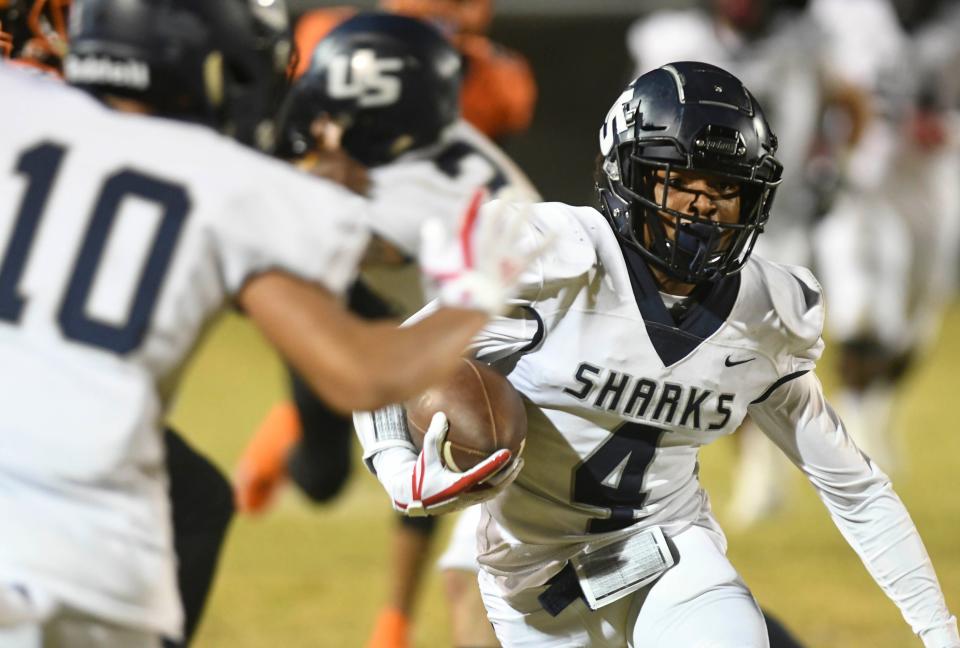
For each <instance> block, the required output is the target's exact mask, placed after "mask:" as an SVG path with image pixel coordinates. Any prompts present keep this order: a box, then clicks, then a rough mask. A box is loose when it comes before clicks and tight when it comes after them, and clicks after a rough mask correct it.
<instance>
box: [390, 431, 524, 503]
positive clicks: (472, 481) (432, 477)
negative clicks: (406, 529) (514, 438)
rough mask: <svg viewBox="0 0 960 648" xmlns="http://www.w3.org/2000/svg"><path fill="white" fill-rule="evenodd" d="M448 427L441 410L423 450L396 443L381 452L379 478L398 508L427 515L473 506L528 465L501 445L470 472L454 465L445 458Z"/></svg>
mask: <svg viewBox="0 0 960 648" xmlns="http://www.w3.org/2000/svg"><path fill="white" fill-rule="evenodd" d="M448 429H449V425H448V423H447V417H446V415H444V414H443V412H437V413H436V414H434V415H433V419H432V420H431V421H430V427H429V428H428V429H427V433H426V435H424V437H423V450H421V451H420V454H416V453H414V452H413V451H411V450H410V449H408V448H402V447H393V448H388V449H385V450H382V451H381V452H379V453H377V454H376V455H375V457H374V459H373V462H374V466H375V467H376V472H377V479H379V480H380V483H381V484H383V486H384V488H386V490H387V493H388V494H389V495H390V498H391V500H392V501H393V507H394V508H395V509H397V510H398V511H401V512H403V513H404V514H406V515H409V516H410V517H421V516H425V515H440V514H442V513H449V512H451V511H457V510H460V509H463V508H467V507H468V506H470V505H472V504H476V503H477V502H482V501H484V500H488V499H490V498H492V497H493V496H494V495H496V494H497V493H498V492H500V490H502V489H503V488H506V486H507V485H508V484H509V483H510V482H512V481H513V480H514V479H515V478H516V476H517V473H519V472H520V469H521V468H522V467H523V459H521V458H520V457H516V458H513V453H511V452H510V451H509V450H498V451H496V452H494V453H493V454H491V455H490V456H489V457H487V458H486V459H484V460H483V461H481V462H480V463H478V464H477V465H476V466H474V467H473V468H471V469H469V470H467V471H465V472H454V471H452V470H450V469H448V468H447V467H446V466H444V465H443V462H442V460H441V456H442V455H441V448H442V447H443V441H444V439H445V438H446V436H447V430H448ZM511 459H513V460H512V461H511Z"/></svg>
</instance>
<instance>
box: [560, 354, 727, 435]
mask: <svg viewBox="0 0 960 648" xmlns="http://www.w3.org/2000/svg"><path fill="white" fill-rule="evenodd" d="M573 380H574V381H575V382H576V383H577V385H576V386H575V387H573V386H571V387H564V388H563V391H564V392H566V393H567V394H570V395H571V396H573V397H574V398H577V399H579V400H582V401H589V402H590V403H591V404H592V405H593V407H597V408H600V409H605V410H608V411H611V412H617V413H619V414H621V415H623V416H624V417H627V418H633V419H642V420H644V421H648V422H654V423H660V424H661V425H675V426H678V427H687V428H693V429H697V430H705V429H706V430H719V429H720V428H722V427H723V426H725V425H726V424H727V422H728V421H729V420H730V415H731V414H732V409H731V406H732V405H733V400H734V394H730V393H722V392H716V391H714V390H711V389H705V388H701V387H694V386H692V385H681V384H677V383H670V382H659V381H656V380H651V379H649V378H643V377H638V376H632V375H630V374H628V373H624V372H620V371H614V370H612V369H604V368H602V367H597V366H596V365H592V364H590V363H588V362H581V363H580V365H579V366H578V367H577V371H576V373H575V374H574V376H573Z"/></svg>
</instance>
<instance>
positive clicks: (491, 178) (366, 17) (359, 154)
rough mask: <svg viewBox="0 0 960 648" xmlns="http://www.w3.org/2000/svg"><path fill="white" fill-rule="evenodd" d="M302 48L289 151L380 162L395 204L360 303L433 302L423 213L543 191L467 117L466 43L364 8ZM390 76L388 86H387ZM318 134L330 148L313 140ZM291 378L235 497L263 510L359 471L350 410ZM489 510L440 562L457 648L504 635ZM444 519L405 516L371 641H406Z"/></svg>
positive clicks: (437, 214)
mask: <svg viewBox="0 0 960 648" xmlns="http://www.w3.org/2000/svg"><path fill="white" fill-rule="evenodd" d="M304 54H305V55H307V54H312V57H311V59H312V60H310V63H309V65H306V66H304V67H305V70H306V71H305V73H304V75H303V76H301V77H300V78H299V79H298V80H297V81H296V82H295V84H294V85H293V88H292V90H291V94H290V100H289V101H288V103H287V106H286V118H285V120H284V121H285V126H286V128H285V137H286V142H285V147H286V148H287V149H289V150H288V151H287V154H288V156H299V155H302V154H311V155H315V156H318V157H320V158H323V157H325V156H327V155H330V154H332V153H336V152H339V151H345V152H346V153H347V154H349V155H350V156H351V157H352V158H353V159H355V160H357V161H359V162H360V163H362V164H363V165H364V168H366V169H367V170H368V174H369V177H368V181H369V189H368V191H369V194H370V198H371V200H372V201H373V203H374V204H375V205H380V204H382V205H384V206H385V208H384V209H383V210H381V211H382V212H383V213H384V214H385V217H384V219H383V220H382V221H381V222H380V223H379V225H378V227H379V231H380V232H381V233H382V234H383V236H384V238H385V239H386V241H385V243H384V244H383V245H381V246H380V248H379V260H378V262H377V263H375V264H374V263H368V264H367V265H366V266H365V268H364V270H363V272H362V284H361V286H359V287H358V288H356V289H355V290H354V298H353V300H352V305H353V306H354V308H355V310H357V311H358V312H362V313H363V314H365V315H367V316H376V315H377V314H378V313H377V312H375V310H374V309H377V308H378V309H379V311H380V316H381V317H382V316H383V315H382V313H383V312H392V313H395V314H397V315H401V316H403V317H408V316H410V315H412V314H413V313H415V312H416V311H417V310H419V309H420V308H422V307H423V305H424V303H425V300H424V295H423V292H422V290H421V288H420V281H419V278H418V277H419V269H418V265H417V259H418V257H419V256H420V245H419V230H420V226H421V223H422V222H423V220H424V219H426V218H431V217H434V218H439V219H442V220H444V221H446V222H448V223H451V224H453V223H455V222H456V220H457V218H458V217H459V214H460V213H461V212H462V211H463V205H464V203H465V202H467V201H468V200H469V199H470V197H471V195H472V194H473V192H474V190H475V188H476V187H477V186H485V187H486V188H487V190H488V192H489V194H490V196H493V197H497V196H500V197H505V196H512V197H514V198H517V199H522V200H526V201H535V200H539V196H538V195H537V192H536V191H535V190H534V188H533V186H532V185H531V183H530V181H529V180H528V179H527V178H526V176H525V175H524V174H523V173H522V172H521V171H520V170H519V169H518V168H517V167H516V165H514V164H513V163H512V162H511V161H510V160H509V159H508V158H507V156H506V155H505V154H504V153H503V152H502V151H501V150H500V149H499V148H497V147H496V146H495V145H494V144H493V143H492V142H491V141H490V140H489V139H487V138H486V137H485V136H484V135H482V134H481V133H480V132H479V131H478V130H477V129H475V128H474V127H473V126H471V125H470V124H468V123H467V122H466V121H465V120H464V119H463V118H462V117H461V111H460V99H459V98H460V95H461V92H460V69H459V66H458V65H457V61H458V58H457V52H456V50H455V49H454V48H453V46H452V44H451V43H449V42H448V41H447V40H446V39H445V38H444V37H443V36H442V35H441V34H440V32H438V31H436V30H435V29H434V28H433V27H431V26H429V25H428V24H426V23H422V22H420V21H418V20H415V19H413V18H408V17H405V16H397V15H391V14H380V13H371V14H359V15H357V16H354V17H352V18H349V19H348V20H346V21H345V22H344V23H342V24H341V25H340V26H338V27H337V28H335V29H334V30H333V31H332V32H331V33H330V34H328V35H327V36H326V37H325V38H324V39H323V40H322V41H321V42H320V43H319V45H318V46H317V48H316V50H315V51H314V52H312V53H304ZM364 57H366V58H364ZM364 60H365V61H366V66H367V69H370V70H373V72H372V73H371V75H370V77H369V78H368V79H367V81H366V82H367V83H368V85H367V86H364V85H363V82H361V81H355V84H356V87H355V88H354V89H350V88H345V87H344V83H343V80H342V79H341V78H340V76H338V75H342V74H344V73H345V72H346V69H347V66H348V65H351V64H352V65H359V62H361V61H364ZM351 62H352V63H351ZM451 66H452V67H451ZM378 79H379V81H378ZM392 82H396V85H395V86H393V87H394V89H395V91H394V92H393V93H392V94H390V93H389V92H387V90H385V89H384V88H387V87H388V85H389V84H390V83H392ZM377 83H379V84H381V85H382V88H381V89H380V90H378V89H377V86H376V84H377ZM318 134H319V136H320V139H321V140H322V141H323V142H322V143H323V144H324V146H326V148H325V149H323V148H322V149H321V150H315V149H316V146H317V141H316V140H317V135H318ZM386 206H389V209H387V208H386ZM378 301H386V302H388V303H389V304H390V308H384V306H383V304H380V305H379V306H378V305H377V302H378ZM292 378H293V387H294V389H293V392H294V399H293V400H294V403H295V405H294V403H290V402H288V403H284V404H281V405H278V406H277V407H276V408H274V410H273V411H272V412H271V414H270V415H269V416H268V418H267V419H266V421H265V422H264V424H263V425H262V426H261V427H260V429H259V430H258V432H257V434H256V436H255V438H254V439H253V440H252V441H251V443H250V445H249V446H248V448H247V450H246V451H245V453H244V457H243V459H242V460H241V463H240V466H239V469H238V475H237V501H238V503H239V505H240V509H241V510H242V511H246V512H258V511H262V510H264V509H265V508H266V506H267V505H268V503H269V501H270V500H271V499H272V498H273V496H274V494H275V491H276V489H277V488H278V486H280V484H281V483H282V481H283V478H284V476H285V475H287V474H289V476H290V477H291V478H292V479H293V481H294V482H295V483H296V484H297V485H298V486H300V487H301V490H303V492H304V493H306V494H307V495H308V496H309V497H310V498H311V499H312V500H313V501H315V502H324V501H328V500H329V499H331V498H332V497H334V496H336V495H337V494H338V493H339V492H340V489H341V488H342V486H343V484H344V482H345V481H346V479H347V477H348V476H349V472H350V468H351V466H352V461H351V459H352V457H351V454H352V453H351V445H352V440H353V430H352V423H351V421H350V419H349V418H343V417H339V416H337V415H335V414H334V413H332V412H330V410H329V408H328V407H325V406H324V405H323V403H322V402H319V401H318V400H317V398H316V397H315V396H313V395H312V393H311V392H310V390H309V389H308V388H306V387H305V386H304V384H303V381H302V380H300V379H299V378H298V377H297V376H296V375H295V374H294V375H293V377H292ZM478 519H479V510H470V511H465V512H464V514H463V515H462V516H460V518H459V521H458V523H457V530H456V531H455V532H454V536H453V541H452V543H451V545H450V548H449V550H448V551H447V553H446V554H445V555H444V557H443V559H442V561H441V564H442V566H443V567H444V569H445V572H446V573H445V581H446V586H447V590H448V596H447V600H448V604H449V605H450V608H451V612H452V614H453V623H452V630H453V635H454V636H453V640H454V645H457V646H472V647H473V648H482V647H483V646H495V645H496V639H495V637H494V636H493V632H492V630H491V629H490V626H489V624H488V623H487V622H486V616H485V613H484V610H483V605H482V603H481V601H480V594H479V590H478V589H477V586H476V571H477V565H476V542H475V536H476V521H477V520H478ZM434 527H435V521H434V519H433V518H409V517H406V516H401V517H400V525H399V526H398V528H397V530H396V532H395V534H394V538H393V542H392V550H391V551H392V554H393V564H392V567H391V571H390V578H389V588H388V591H389V603H388V605H387V606H386V607H385V609H384V610H383V612H382V613H381V615H380V617H379V619H378V623H377V630H376V631H375V632H374V635H375V636H374V637H373V638H372V639H371V643H372V644H383V643H389V644H390V645H393V646H403V645H407V642H408V641H409V634H410V631H409V625H410V623H409V617H410V615H411V612H412V609H413V607H414V604H415V598H416V593H417V590H418V587H419V584H420V580H421V576H422V572H423V568H424V567H425V564H426V559H427V552H428V550H429V547H430V541H431V538H432V536H433V530H434ZM381 635H385V636H381Z"/></svg>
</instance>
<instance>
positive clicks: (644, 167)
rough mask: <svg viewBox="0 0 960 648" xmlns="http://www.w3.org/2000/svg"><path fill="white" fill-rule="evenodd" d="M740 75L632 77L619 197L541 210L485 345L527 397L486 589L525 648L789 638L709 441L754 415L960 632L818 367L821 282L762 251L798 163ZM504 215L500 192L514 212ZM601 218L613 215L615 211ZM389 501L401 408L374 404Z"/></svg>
mask: <svg viewBox="0 0 960 648" xmlns="http://www.w3.org/2000/svg"><path fill="white" fill-rule="evenodd" d="M776 150H777V149H776V137H775V136H774V135H773V133H772V132H771V131H770V128H769V126H768V124H767V122H766V120H765V119H764V117H763V114H762V112H761V109H760V106H759V104H758V103H757V101H756V100H755V99H754V98H753V96H752V95H750V94H749V92H748V91H747V90H746V89H745V88H744V87H743V86H742V85H741V83H740V82H739V81H738V80H737V79H736V78H734V77H733V76H731V75H730V74H728V73H726V72H724V71H723V70H721V69H719V68H716V67H714V66H710V65H708V64H704V63H691V62H686V63H673V64H669V65H666V66H664V67H662V68H659V69H657V70H654V71H651V72H649V73H647V74H645V75H643V76H641V77H639V78H638V79H636V80H635V81H634V82H633V83H631V84H630V85H629V86H628V87H627V89H626V90H625V91H624V92H623V93H622V94H621V95H620V96H619V97H618V98H617V99H616V101H615V102H614V104H613V106H612V108H611V109H610V112H609V113H608V115H607V118H606V120H605V123H604V124H603V126H602V128H601V131H600V152H601V155H602V157H601V162H600V168H599V169H598V177H597V182H598V192H599V200H600V205H601V208H600V211H599V212H598V211H597V210H595V209H592V208H589V207H571V206H567V205H563V204H559V203H543V204H539V205H536V206H534V218H533V223H532V226H531V228H530V230H529V239H530V244H531V245H536V244H537V243H538V242H539V241H541V240H543V239H544V238H551V237H552V238H554V240H555V245H554V247H553V249H552V251H551V252H550V253H548V254H547V255H546V256H545V257H544V258H542V259H541V261H540V262H539V263H538V264H537V266H536V267H535V268H533V269H531V271H529V272H527V273H525V275H524V278H523V280H522V282H521V283H522V286H523V287H524V288H523V290H522V291H521V294H520V297H519V299H518V300H517V301H516V302H514V304H515V305H516V309H514V310H511V311H509V312H507V313H506V314H505V315H504V316H503V317H500V318H495V319H494V320H492V321H491V322H490V323H489V324H488V325H487V327H485V329H484V330H483V332H482V333H481V334H480V335H479V336H478V337H477V338H476V339H475V340H474V343H473V346H472V349H473V350H474V352H475V354H476V357H477V358H479V359H480V360H483V361H486V362H489V363H491V364H492V366H493V367H495V368H497V369H499V370H500V371H501V372H502V373H503V374H505V375H506V376H507V378H508V379H509V380H510V382H511V383H512V384H513V385H514V387H516V389H517V390H518V391H520V392H521V393H522V394H523V396H524V397H525V398H526V400H527V403H528V406H527V420H528V430H527V436H526V449H525V451H524V455H523V458H524V459H525V464H524V466H523V469H522V471H521V472H520V474H519V475H518V476H517V477H516V479H515V480H514V481H512V482H510V483H509V485H507V486H505V487H504V488H501V489H496V488H495V489H493V491H494V493H495V496H494V497H493V499H490V500H488V501H486V502H485V503H484V506H483V519H482V522H481V526H480V532H479V544H480V563H481V566H482V569H481V572H480V586H481V591H482V593H483V597H484V602H485V604H486V606H487V610H488V613H489V617H490V620H491V621H492V622H493V624H494V627H495V629H496V632H497V637H498V639H499V640H500V641H501V643H502V644H503V645H504V646H507V647H511V646H530V647H533V646H536V647H537V648H543V647H549V646H556V647H557V648H559V647H561V646H563V647H566V646H572V645H575V646H587V645H596V646H600V645H619V646H623V645H626V646H636V647H638V648H639V647H641V646H642V647H643V648H677V647H678V646H707V645H709V646H711V647H712V648H727V647H729V648H734V647H735V648H744V647H751V648H754V647H760V648H763V647H766V646H768V645H769V644H768V639H767V633H766V630H765V627H764V624H763V620H762V616H761V613H760V610H759V608H758V606H757V604H756V602H755V601H754V599H753V597H752V595H751V593H750V591H749V589H748V588H747V586H746V585H745V584H744V582H743V581H742V579H741V578H740V576H739V575H738V574H737V571H736V569H735V568H734V567H733V566H732V565H731V564H730V562H729V561H728V560H727V558H726V556H725V550H726V540H725V538H724V535H723V532H722V531H721V529H720V527H719V526H718V524H717V522H716V520H715V519H714V517H713V514H712V513H711V510H710V503H709V499H708V497H707V495H706V493H705V492H704V491H703V489H702V488H701V486H700V483H699V480H698V476H697V475H698V465H697V462H698V450H699V448H700V446H702V445H705V444H707V443H709V442H711V441H713V440H715V439H717V438H719V437H721V436H724V435H729V434H731V433H733V432H734V431H735V430H736V429H737V427H738V426H739V425H740V422H741V421H742V420H743V418H744V416H746V415H747V414H748V413H749V414H750V416H751V417H753V419H754V420H755V421H756V422H757V424H758V425H759V426H760V427H761V429H763V431H764V432H765V433H766V434H767V435H768V436H770V438H771V439H772V440H773V441H774V442H775V443H776V444H777V445H778V447H780V449H781V450H782V451H783V452H784V453H785V454H786V455H787V456H788V457H789V458H790V459H791V460H792V461H793V462H794V463H795V464H796V465H797V467H798V468H799V469H800V470H801V471H802V472H803V473H804V474H805V475H806V476H807V478H808V479H809V480H810V481H811V483H812V484H813V486H814V487H815V488H816V489H817V492H818V495H819V496H820V498H821V499H822V501H823V502H824V504H825V505H826V507H827V509H828V510H829V512H830V514H831V516H832V518H833V520H834V522H835V523H836V525H837V526H838V527H839V528H840V530H841V531H842V533H843V536H844V537H845V538H847V540H848V541H849V543H850V545H851V546H852V548H853V549H854V550H855V551H856V552H857V554H858V555H859V556H860V558H861V560H862V561H863V562H864V564H865V566H866V567H867V569H868V571H869V572H870V574H871V575H872V576H873V577H874V579H875V580H876V581H877V582H878V584H879V585H880V586H881V587H882V588H883V590H884V591H885V592H886V593H887V594H888V595H889V596H890V598H892V599H893V601H894V602H895V603H896V604H897V606H898V607H899V608H900V611H901V613H902V614H903V616H904V617H905V619H906V620H907V622H908V623H909V624H910V625H911V627H912V628H913V630H914V632H916V633H917V634H918V635H920V639H921V641H922V643H923V645H925V646H927V648H933V647H938V648H946V647H950V648H957V647H960V636H958V634H957V626H956V619H955V618H954V617H953V616H952V615H951V614H950V612H949V611H948V609H947V606H946V602H945V600H944V597H943V593H942V592H941V590H940V587H939V585H938V583H937V578H936V575H935V573H934V570H933V567H932V565H931V564H930V560H929V557H928V556H927V554H926V551H925V549H924V547H923V544H922V542H921V540H920V537H919V535H918V533H917V530H916V528H915V527H914V525H913V523H912V521H911V520H910V517H909V515H908V514H907V511H906V510H905V508H904V506H903V504H902V502H901V501H900V499H899V498H898V497H897V496H896V494H895V493H894V492H893V489H892V487H891V485H890V482H889V480H888V479H887V477H886V476H885V475H884V474H883V472H882V471H881V470H880V469H879V468H878V467H877V466H876V465H875V464H874V463H873V462H872V461H871V460H870V459H869V458H868V457H866V456H865V455H863V454H862V453H861V452H860V451H859V449H858V448H857V447H856V445H855V444H854V443H853V441H852V440H851V439H850V437H849V436H848V435H847V434H846V432H845V431H844V428H843V425H842V423H841V422H840V420H839V419H838V418H837V416H836V415H835V414H834V412H833V410H832V409H831V408H830V406H829V405H828V404H827V403H826V401H825V400H824V397H823V393H822V390H821V387H820V383H819V382H818V380H817V378H816V376H815V375H814V373H813V372H812V370H813V368H814V364H815V362H816V360H817V359H818V358H819V356H820V353H821V350H822V348H823V343H822V340H821V329H822V325H823V317H824V309H823V301H822V298H821V294H820V288H819V286H818V284H817V282H816V280H815V279H814V278H813V276H812V274H811V273H810V272H809V271H807V270H805V269H803V268H801V267H797V266H786V265H781V264H777V263H773V262H770V261H767V260H765V259H763V258H761V257H759V256H756V255H753V256H751V249H752V247H753V244H754V242H755V240H756V237H757V236H758V235H759V234H760V231H761V229H762V227H763V225H764V224H765V222H766V220H767V218H768V216H769V215H770V208H771V204H772V202H773V199H774V193H775V190H776V186H777V184H778V183H779V180H780V174H781V167H780V164H779V162H778V161H777V160H776V158H775V157H774V156H775V154H776ZM488 208H492V209H496V205H492V206H491V207H488ZM601 212H602V213H601ZM355 420H356V422H357V431H358V434H359V436H360V439H361V442H362V443H363V445H364V448H365V452H366V455H367V457H368V459H369V464H370V465H371V466H372V467H373V468H374V469H375V472H376V474H377V476H378V478H379V479H380V480H381V482H382V483H383V485H384V487H385V489H386V490H387V491H388V493H389V494H390V495H391V496H392V497H393V498H395V497H396V496H395V495H394V493H396V492H398V489H399V488H400V487H401V486H402V484H401V483H400V480H401V479H402V476H397V474H396V473H395V468H394V464H395V463H397V462H399V463H400V464H401V465H402V463H403V462H405V461H408V460H409V458H410V456H411V455H412V454H413V453H414V451H413V449H412V446H409V445H407V446H403V445H401V444H400V443H398V442H397V441H396V437H397V431H398V430H402V429H403V428H404V426H405V416H404V414H403V411H402V408H401V407H399V406H394V407H391V408H386V409H383V410H380V411H378V412H377V413H376V417H375V418H374V417H371V416H369V415H366V414H360V415H356V417H355Z"/></svg>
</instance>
